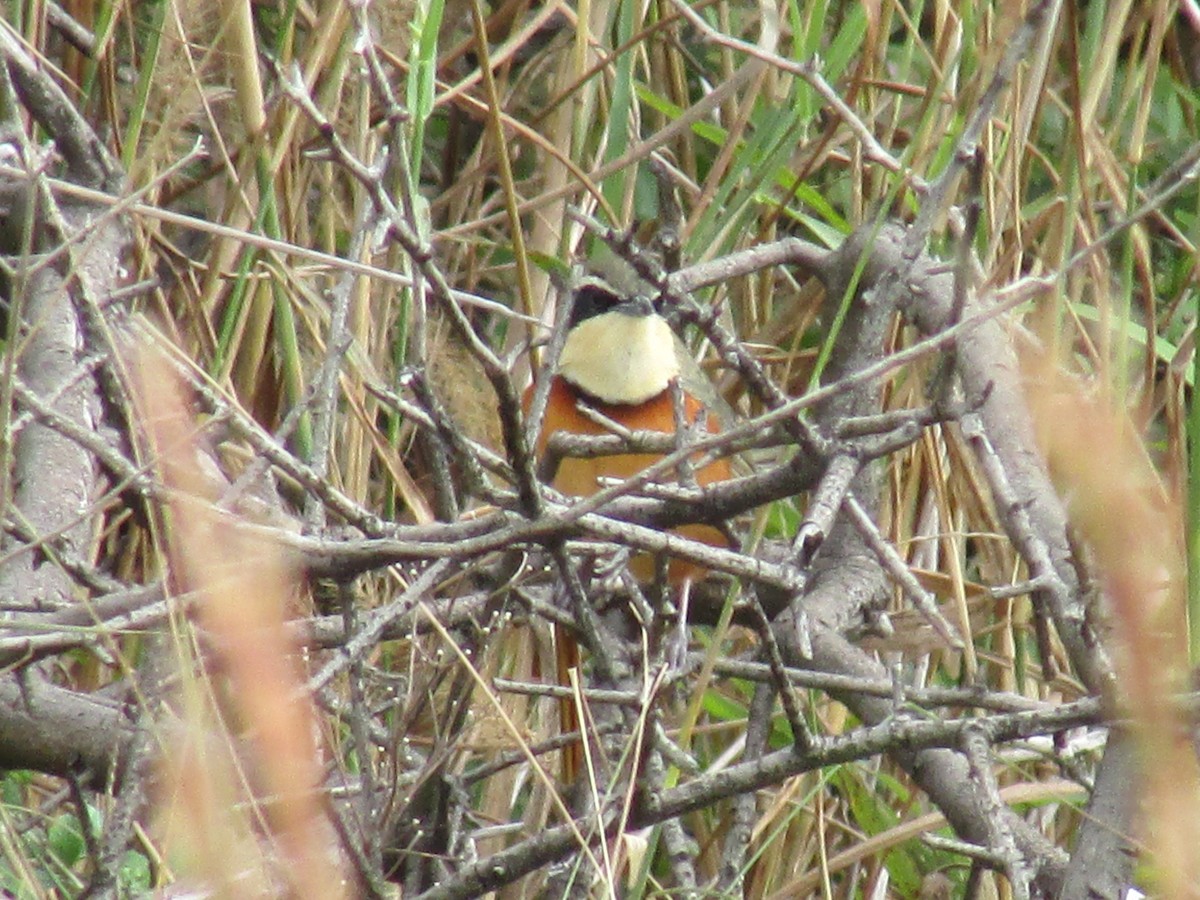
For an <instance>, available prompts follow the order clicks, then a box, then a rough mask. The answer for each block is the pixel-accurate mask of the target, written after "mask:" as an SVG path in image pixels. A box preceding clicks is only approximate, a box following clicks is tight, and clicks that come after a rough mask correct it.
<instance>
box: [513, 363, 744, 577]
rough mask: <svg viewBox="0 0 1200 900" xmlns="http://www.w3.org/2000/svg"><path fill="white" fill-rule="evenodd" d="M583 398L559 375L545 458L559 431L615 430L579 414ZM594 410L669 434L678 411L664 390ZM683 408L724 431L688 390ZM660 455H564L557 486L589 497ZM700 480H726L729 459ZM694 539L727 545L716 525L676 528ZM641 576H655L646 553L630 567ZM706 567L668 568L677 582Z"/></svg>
mask: <svg viewBox="0 0 1200 900" xmlns="http://www.w3.org/2000/svg"><path fill="white" fill-rule="evenodd" d="M531 397H532V389H530V390H529V391H527V392H526V395H525V406H526V408H528V406H529V402H530V399H531ZM578 401H579V397H578V395H577V394H576V392H575V390H574V389H573V388H572V387H571V385H569V384H568V383H567V382H566V381H565V380H564V379H562V378H561V377H556V378H555V379H554V382H553V383H552V385H551V387H550V397H549V400H548V402H547V404H546V418H545V422H544V423H543V425H542V433H541V435H540V436H539V437H538V444H537V452H538V455H539V456H541V455H543V454H544V453H545V451H546V444H547V442H548V441H549V439H550V436H551V435H552V434H554V433H555V432H559V431H565V432H568V433H572V434H585V435H586V434H596V435H600V434H610V433H611V432H610V431H609V429H607V428H605V427H604V426H603V425H601V424H600V423H598V422H595V421H593V420H592V419H590V418H588V417H587V416H585V415H583V414H582V413H580V412H579V409H578V406H577V404H578ZM588 405H589V406H591V408H592V409H594V410H595V411H596V412H598V413H599V414H600V415H602V416H604V417H605V418H608V419H612V420H613V421H614V422H619V423H620V424H621V425H623V426H624V427H626V428H628V429H630V430H633V431H661V432H664V433H667V434H671V433H674V431H675V410H674V403H673V401H672V399H671V392H670V391H664V392H663V393H662V394H660V395H659V396H657V397H654V398H653V399H651V400H649V401H647V402H646V403H642V404H638V405H636V406H630V405H625V404H614V403H599V402H597V401H594V400H592V401H590V402H589V403H588ZM684 410H685V414H686V417H687V420H688V422H695V421H697V420H698V419H699V418H700V417H701V416H704V417H705V430H706V431H708V432H709V433H716V432H718V431H719V430H720V427H719V424H718V422H717V419H716V417H715V416H712V415H707V416H706V415H705V411H704V409H703V407H702V406H701V405H700V403H699V402H698V401H696V400H695V399H694V398H692V397H691V396H688V395H687V394H685V395H684ZM661 458H662V456H661V455H658V454H645V453H623V454H615V455H612V456H600V457H596V458H594V459H577V458H571V457H568V458H564V459H562V460H560V462H559V465H558V471H557V472H556V473H555V476H554V487H555V488H556V489H557V490H559V491H561V492H562V493H564V494H569V495H571V496H574V497H586V496H589V495H591V494H594V493H596V491H598V490H599V489H600V488H601V486H602V485H601V479H605V478H617V479H625V478H629V477H630V476H632V475H636V474H637V473H639V472H641V471H642V470H643V469H645V468H646V467H648V466H650V465H652V464H653V463H655V462H657V461H658V460H659V459H661ZM694 474H695V476H696V480H697V481H698V482H699V483H700V484H701V485H706V484H712V483H713V482H716V481H724V480H726V479H729V478H731V477H732V475H733V473H732V470H731V469H730V465H729V460H727V459H717V460H714V461H713V462H710V463H708V464H707V465H704V466H702V467H700V468H698V469H697V470H696V471H695V473H694ZM678 477H679V476H678V472H676V471H674V470H672V471H668V472H665V473H663V474H662V475H661V476H660V477H659V479H658V480H660V481H662V482H667V483H670V482H674V481H676V480H677V479H678ZM676 531H677V533H678V534H682V535H684V536H686V537H689V538H692V539H693V540H698V541H703V542H704V543H706V544H712V545H713V546H720V547H727V546H728V545H729V542H728V540H727V539H726V538H725V535H724V534H723V533H722V532H721V531H720V530H719V529H717V528H714V527H712V526H711V525H685V526H683V527H681V528H679V529H677V530H676ZM630 568H631V570H632V571H633V574H634V576H635V577H636V578H638V579H639V580H641V581H649V580H650V579H651V578H653V575H654V561H653V559H652V558H650V557H649V556H647V555H644V554H643V555H639V556H638V557H635V558H634V560H633V561H632V563H631V565H630ZM703 572H704V570H703V568H702V567H700V566H697V565H694V564H692V563H688V562H684V561H683V560H672V561H671V563H670V566H669V568H668V577H669V579H670V581H671V582H672V583H678V582H680V581H682V580H683V579H684V578H688V577H691V578H698V577H700V576H701V575H702V574H703Z"/></svg>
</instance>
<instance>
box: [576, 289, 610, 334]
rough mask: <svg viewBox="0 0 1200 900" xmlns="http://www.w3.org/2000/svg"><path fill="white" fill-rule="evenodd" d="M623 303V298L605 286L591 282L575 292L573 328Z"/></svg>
mask: <svg viewBox="0 0 1200 900" xmlns="http://www.w3.org/2000/svg"><path fill="white" fill-rule="evenodd" d="M620 302H621V298H620V297H618V296H617V295H616V294H615V293H613V292H612V291H611V290H610V289H609V288H606V287H604V286H603V285H600V284H596V283H594V282H589V283H587V284H583V285H580V287H579V288H578V290H576V291H575V305H574V306H572V307H571V323H570V324H571V327H572V328H574V327H575V326H576V325H578V324H579V323H580V322H582V321H584V320H585V319H590V318H592V316H598V315H600V314H601V313H604V312H608V311H609V310H610V309H612V308H613V307H614V306H617V305H618V304H619V303H620Z"/></svg>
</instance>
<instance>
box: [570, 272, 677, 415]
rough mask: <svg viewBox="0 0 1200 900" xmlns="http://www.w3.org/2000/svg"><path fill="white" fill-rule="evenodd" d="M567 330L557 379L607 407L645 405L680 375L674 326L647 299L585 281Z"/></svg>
mask: <svg viewBox="0 0 1200 900" xmlns="http://www.w3.org/2000/svg"><path fill="white" fill-rule="evenodd" d="M568 327H569V331H568V332H567V340H566V343H565V344H564V345H563V351H562V356H561V358H560V359H559V364H558V374H559V375H561V376H562V377H563V378H565V379H566V380H567V381H568V382H570V383H571V384H572V385H574V386H575V387H577V388H579V389H580V390H582V391H584V392H585V393H588V394H590V395H592V396H593V397H596V398H597V399H599V400H602V401H604V402H605V403H618V404H630V405H632V404H638V403H644V402H645V401H647V400H649V399H651V398H652V397H656V396H658V395H659V394H661V393H662V392H663V391H665V390H666V389H667V387H668V386H669V385H670V383H671V381H672V380H673V379H674V378H676V377H678V375H679V359H678V357H677V356H676V353H675V337H674V334H673V333H672V332H671V326H669V325H668V324H667V322H666V320H665V319H664V318H663V317H662V316H660V315H659V314H658V313H657V312H656V311H655V309H654V305H653V304H652V303H651V302H650V299H649V298H648V297H645V296H642V295H633V296H626V297H623V296H621V295H619V294H617V293H616V292H614V291H613V290H612V289H611V288H609V287H607V286H605V285H602V284H597V283H595V282H586V283H584V284H582V285H581V286H580V287H579V288H578V289H577V290H576V292H575V298H574V305H573V306H572V308H571V317H570V320H569V326H568Z"/></svg>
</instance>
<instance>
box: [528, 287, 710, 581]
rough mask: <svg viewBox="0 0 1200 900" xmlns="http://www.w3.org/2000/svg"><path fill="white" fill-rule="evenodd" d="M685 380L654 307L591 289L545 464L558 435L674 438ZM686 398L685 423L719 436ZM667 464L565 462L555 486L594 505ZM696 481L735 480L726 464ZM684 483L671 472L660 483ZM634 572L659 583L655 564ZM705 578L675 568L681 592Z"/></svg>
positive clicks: (552, 415) (642, 562)
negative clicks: (594, 498)
mask: <svg viewBox="0 0 1200 900" xmlns="http://www.w3.org/2000/svg"><path fill="white" fill-rule="evenodd" d="M679 378H680V365H679V358H678V356H677V351H676V341H675V336H674V334H673V333H672V331H671V328H670V326H669V325H668V324H667V322H666V320H664V319H663V318H662V317H661V316H660V315H658V313H656V312H655V311H654V309H653V307H652V306H651V305H650V303H649V301H647V300H646V299H645V298H632V299H622V298H620V297H618V296H617V295H615V294H614V293H612V292H611V291H609V290H608V289H607V288H601V287H598V286H595V285H586V286H584V287H583V288H581V289H580V290H579V292H578V293H577V295H576V298H575V307H574V309H573V312H572V317H571V323H570V330H569V332H568V335H567V340H566V343H565V344H564V346H563V351H562V356H561V357H560V360H559V365H558V370H557V372H556V374H555V375H554V379H553V381H552V383H551V385H550V394H549V397H548V399H547V403H546V416H545V420H544V422H543V424H542V431H541V434H540V436H539V438H538V444H537V452H538V454H539V456H541V457H543V458H545V454H546V446H547V444H548V443H549V440H550V438H551V436H553V435H554V434H555V433H557V432H566V433H568V434H578V435H607V434H611V433H613V429H612V428H610V427H609V426H607V425H606V424H605V422H606V421H608V422H613V423H615V424H616V425H619V426H620V427H622V428H625V429H628V430H629V431H658V432H663V433H666V434H674V433H675V431H676V409H675V404H676V400H675V396H674V391H672V389H671V388H672V385H673V384H674V383H677V382H678V381H679ZM681 394H682V398H683V418H684V421H685V422H686V423H687V424H688V425H689V426H692V425H694V424H696V423H700V424H702V426H703V430H704V431H706V432H709V433H716V432H717V431H719V430H720V426H719V423H718V421H717V417H716V416H715V415H712V414H711V413H709V412H708V411H707V410H706V409H705V407H704V405H703V404H702V403H701V402H700V401H699V400H698V399H697V398H696V397H695V396H693V394H692V393H691V392H689V391H688V390H686V389H684V390H683V391H681ZM530 396H531V395H530ZM526 403H527V404H528V396H527V400H526ZM584 407H586V408H587V410H588V412H585V411H584ZM589 412H590V414H589ZM661 458H662V455H661V454H653V453H618V454H611V455H605V456H596V457H591V458H579V457H565V458H563V459H561V460H559V461H558V466H557V470H556V471H555V473H554V478H553V485H554V487H555V488H556V489H557V490H559V491H561V492H562V493H564V494H567V495H569V496H574V497H587V496H590V495H592V494H594V493H596V492H597V491H598V490H600V489H601V488H602V487H604V486H606V485H605V480H607V479H614V480H625V479H628V478H631V477H633V476H634V475H637V474H639V473H640V472H642V471H644V470H645V469H646V468H647V467H649V466H651V465H653V464H654V463H656V462H658V460H660V459H661ZM692 474H693V475H694V477H695V479H696V482H697V483H698V484H700V485H701V486H703V485H707V484H712V483H714V482H717V481H723V480H726V479H728V478H731V477H732V471H731V469H730V464H729V461H728V460H727V459H724V458H721V459H716V460H712V461H710V462H708V463H705V464H704V465H701V466H698V467H697V468H696V469H695V471H694V472H693V473H692ZM677 477H678V473H677V472H675V471H674V470H672V471H668V472H666V473H663V474H662V475H661V476H660V479H659V480H662V481H671V480H676V479H677ZM676 531H677V533H679V534H682V535H685V536H687V537H691V538H694V539H696V540H699V541H703V542H704V543H708V544H713V545H718V546H727V545H728V540H727V539H726V537H725V535H724V534H723V533H722V532H721V531H720V530H719V529H717V528H715V527H713V526H711V525H705V524H693V525H684V526H682V527H680V528H679V529H677V530H676ZM631 569H632V571H633V574H634V576H635V577H637V578H638V580H639V581H644V582H648V581H650V580H651V578H652V577H653V573H654V563H653V560H652V559H651V558H650V557H649V556H646V555H645V554H641V555H639V556H637V557H635V558H634V560H633V561H632V564H631ZM702 573H703V569H702V568H701V567H699V566H696V565H692V564H690V563H687V562H684V561H682V560H673V561H672V562H671V564H670V566H669V568H668V580H669V581H670V582H671V583H672V584H678V583H680V582H682V581H683V579H684V578H688V577H693V578H694V577H699V575H701V574H702Z"/></svg>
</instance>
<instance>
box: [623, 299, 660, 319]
mask: <svg viewBox="0 0 1200 900" xmlns="http://www.w3.org/2000/svg"><path fill="white" fill-rule="evenodd" d="M613 308H614V309H615V310H616V311H617V312H619V313H621V314H622V315H626V316H631V317H641V316H652V315H654V312H655V310H654V304H653V303H652V302H651V301H650V298H649V297H647V296H645V295H644V294H634V295H633V296H632V297H627V298H626V299H624V300H622V301H621V302H620V303H619V304H617V305H616V306H615V307H613Z"/></svg>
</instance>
